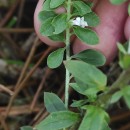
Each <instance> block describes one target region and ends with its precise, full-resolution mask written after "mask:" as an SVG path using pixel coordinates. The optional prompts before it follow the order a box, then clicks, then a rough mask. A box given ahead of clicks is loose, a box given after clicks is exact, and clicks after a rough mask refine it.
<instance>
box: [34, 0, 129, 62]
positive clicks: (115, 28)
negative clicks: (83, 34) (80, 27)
mask: <svg viewBox="0 0 130 130" xmlns="http://www.w3.org/2000/svg"><path fill="white" fill-rule="evenodd" d="M42 4H43V0H39V2H38V4H37V7H36V10H35V14H34V25H35V30H36V33H37V35H38V37H39V38H40V39H41V40H42V41H43V42H44V43H46V44H48V45H50V46H57V47H59V46H63V44H62V43H60V42H54V41H52V40H50V39H49V38H47V37H44V36H42V35H41V34H40V32H39V28H40V21H39V20H38V14H39V12H40V11H41V10H42ZM127 6H128V2H126V3H124V4H122V5H118V6H115V5H112V4H111V3H110V2H109V0H97V2H96V3H95V6H94V8H93V10H94V11H95V12H96V13H97V14H98V16H99V17H100V20H101V23H100V24H99V25H98V26H97V27H95V28H93V29H94V30H95V31H96V32H97V34H98V36H99V40H100V42H99V44H97V45H91V46H90V45H86V44H84V43H82V42H81V41H80V40H79V39H78V38H76V37H75V38H72V42H73V45H72V48H73V52H74V53H78V52H80V51H82V50H85V49H90V48H91V49H96V50H99V51H101V52H102V53H103V54H104V55H105V56H106V58H107V62H111V61H112V60H113V58H114V57H115V55H116V54H117V42H119V41H120V42H121V41H124V40H125V39H129V38H130V17H128V13H127ZM56 11H57V12H58V13H62V12H64V11H65V9H64V8H60V9H58V10H56Z"/></svg>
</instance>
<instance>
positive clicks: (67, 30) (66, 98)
mask: <svg viewBox="0 0 130 130" xmlns="http://www.w3.org/2000/svg"><path fill="white" fill-rule="evenodd" d="M70 17H71V0H68V1H67V22H69V20H70ZM69 58H70V26H68V27H67V29H66V60H69ZM69 80H70V73H69V71H68V70H67V69H66V81H65V106H66V108H67V109H68V102H69Z"/></svg>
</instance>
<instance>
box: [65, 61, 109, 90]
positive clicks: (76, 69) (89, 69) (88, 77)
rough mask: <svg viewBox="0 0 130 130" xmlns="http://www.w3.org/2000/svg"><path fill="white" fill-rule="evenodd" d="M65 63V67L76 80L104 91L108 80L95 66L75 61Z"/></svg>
mask: <svg viewBox="0 0 130 130" xmlns="http://www.w3.org/2000/svg"><path fill="white" fill-rule="evenodd" d="M64 63H65V67H66V68H67V69H68V70H69V72H70V73H72V75H73V76H74V77H75V78H77V79H79V80H80V81H82V82H83V83H85V84H87V85H88V86H90V87H98V88H100V90H104V88H105V86H106V83H107V78H106V76H105V75H104V74H103V73H102V72H101V71H100V70H99V69H97V68H96V67H95V66H92V65H89V64H87V63H85V62H82V61H75V60H70V61H66V62H64Z"/></svg>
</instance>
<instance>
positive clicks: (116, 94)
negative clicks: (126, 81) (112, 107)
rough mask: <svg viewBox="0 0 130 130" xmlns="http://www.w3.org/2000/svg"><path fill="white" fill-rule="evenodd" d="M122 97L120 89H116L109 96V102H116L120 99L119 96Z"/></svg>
mask: <svg viewBox="0 0 130 130" xmlns="http://www.w3.org/2000/svg"><path fill="white" fill-rule="evenodd" d="M121 97H122V92H121V91H117V92H116V93H114V94H113V95H112V97H111V101H110V103H111V104H113V103H116V102H118V101H119V100H120V98H121Z"/></svg>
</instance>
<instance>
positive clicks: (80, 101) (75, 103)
mask: <svg viewBox="0 0 130 130" xmlns="http://www.w3.org/2000/svg"><path fill="white" fill-rule="evenodd" d="M87 102H88V101H87V99H86V100H78V101H76V100H74V101H73V103H72V104H71V107H81V106H83V105H85V104H86V103H87Z"/></svg>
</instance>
